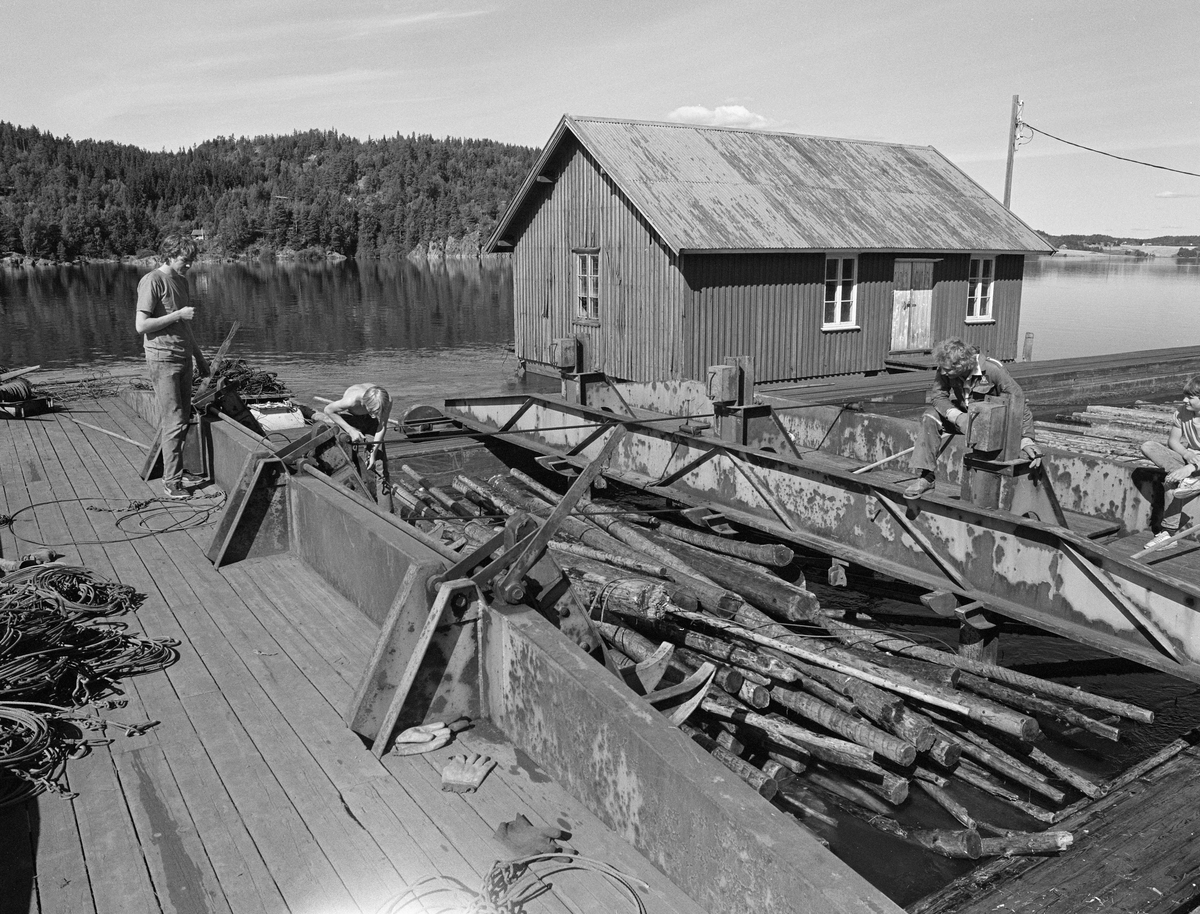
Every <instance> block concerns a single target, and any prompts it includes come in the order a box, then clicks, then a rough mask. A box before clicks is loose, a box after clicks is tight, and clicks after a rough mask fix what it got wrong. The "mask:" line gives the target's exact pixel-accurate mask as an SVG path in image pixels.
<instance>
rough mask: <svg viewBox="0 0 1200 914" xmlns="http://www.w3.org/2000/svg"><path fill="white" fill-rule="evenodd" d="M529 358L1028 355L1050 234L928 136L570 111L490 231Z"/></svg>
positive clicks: (609, 365) (598, 365) (675, 375)
mask: <svg viewBox="0 0 1200 914" xmlns="http://www.w3.org/2000/svg"><path fill="white" fill-rule="evenodd" d="M486 250H488V251H489V252H504V251H511V252H512V254H513V285H514V308H515V312H516V317H515V320H516V354H517V357H518V359H521V360H522V361H523V362H524V363H525V364H526V365H527V366H528V367H529V368H530V369H531V370H534V371H547V370H550V371H555V372H557V370H558V369H560V368H574V369H575V370H577V371H588V372H590V371H599V372H604V373H605V374H606V375H608V376H609V377H612V378H615V379H621V380H629V381H656V380H667V379H672V380H674V379H694V380H703V379H704V378H705V376H706V372H707V367H708V366H709V365H712V364H717V363H721V362H723V361H725V359H726V358H727V357H729V356H748V357H750V359H751V361H752V365H753V373H754V378H755V380H756V381H757V382H758V383H768V382H773V381H790V380H802V379H807V378H819V377H830V376H836V375H855V374H860V375H869V374H874V373H878V372H884V371H887V370H888V369H889V367H890V366H899V365H903V364H906V363H907V364H911V363H912V362H913V357H914V355H915V356H917V357H918V361H919V356H920V355H921V354H923V353H927V352H928V351H929V350H930V349H931V347H932V345H933V343H934V342H936V341H937V340H939V339H942V338H945V337H948V336H961V337H962V338H964V339H966V340H967V341H968V342H969V343H971V344H973V345H976V346H978V347H980V349H981V350H983V351H985V352H988V353H990V354H991V355H993V356H995V357H997V358H1000V359H1004V360H1011V359H1014V358H1016V355H1017V332H1018V322H1019V320H1020V309H1021V281H1022V274H1023V270H1024V258H1025V255H1026V254H1047V253H1052V252H1053V248H1052V247H1051V246H1050V245H1048V244H1047V243H1046V242H1045V241H1043V240H1042V238H1041V237H1040V236H1038V234H1037V233H1036V232H1035V231H1033V229H1032V228H1030V227H1029V226H1028V225H1026V224H1025V223H1024V222H1022V221H1021V220H1020V219H1019V218H1017V217H1016V216H1015V215H1013V214H1012V213H1011V212H1009V211H1008V210H1007V209H1005V208H1004V207H1003V206H1002V205H1001V204H1000V203H999V202H998V201H996V200H995V199H994V198H993V197H992V196H990V195H989V194H988V193H987V192H986V191H984V190H983V189H982V188H981V187H980V186H979V185H978V184H976V183H975V182H974V181H973V180H972V179H971V178H970V177H968V176H967V175H966V174H965V173H964V172H962V171H961V170H960V169H959V168H957V167H956V166H955V165H954V164H953V163H951V162H950V161H949V160H948V159H947V158H946V157H945V156H943V155H942V154H941V153H939V152H938V151H937V150H936V149H934V148H932V147H929V146H912V145H904V144H898V143H880V142H867V141H861V140H845V139H833V138H828V137H814V136H802V135H799V134H791V133H779V132H766V131H758V130H737V129H730V128H713V127H696V126H690V125H682V124H668V123H650V122H642V121H630V120H618V119H607V118H593V117H574V116H570V115H567V116H564V117H563V119H562V120H561V121H560V122H559V124H558V126H557V128H556V129H555V131H554V134H553V135H552V136H551V137H550V140H549V142H547V144H546V146H545V149H544V150H543V152H542V155H541V156H540V158H539V159H538V161H537V162H536V163H535V165H534V168H533V170H532V172H531V173H530V174H529V176H528V178H527V179H526V181H525V183H524V184H523V185H522V187H521V189H520V191H519V192H518V194H517V195H516V196H515V198H514V199H513V201H512V202H511V204H510V205H509V207H508V209H507V211H506V212H505V214H504V216H503V217H502V218H501V220H500V222H499V224H498V225H497V227H496V230H495V231H494V232H493V234H492V236H491V237H490V238H489V240H488V242H487V245H486Z"/></svg>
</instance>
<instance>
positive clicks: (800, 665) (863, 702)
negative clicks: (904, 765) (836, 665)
mask: <svg viewBox="0 0 1200 914" xmlns="http://www.w3.org/2000/svg"><path fill="white" fill-rule="evenodd" d="M790 637H795V636H792V635H789V636H787V638H790ZM787 638H780V640H781V641H786V640H787ZM790 659H791V661H792V663H793V664H794V665H795V667H796V668H797V669H798V670H800V672H801V673H803V674H804V679H803V680H802V682H803V686H804V688H805V690H806V691H809V685H810V684H811V683H816V684H818V685H823V686H825V687H827V688H829V689H831V690H832V691H834V692H836V693H837V694H838V695H841V696H843V697H845V698H847V699H849V700H850V701H851V702H853V704H854V707H855V708H856V709H857V710H858V712H859V713H860V714H862V715H863V717H865V718H867V720H870V721H873V722H874V723H876V724H878V725H879V726H881V727H889V726H890V724H891V723H892V721H894V720H896V719H897V718H899V717H900V715H901V714H902V713H903V711H904V700H903V699H902V698H899V697H898V696H896V695H895V694H893V693H891V692H885V691H884V690H883V689H880V688H876V687H875V686H873V685H871V684H870V683H867V682H863V681H862V680H861V679H857V678H856V677H854V676H850V675H847V674H845V673H838V672H836V671H835V670H829V669H826V668H824V667H820V666H816V665H815V664H811V663H805V662H804V661H803V660H799V659H797V658H795V657H792V658H790ZM813 694H817V693H816V692H815V691H814V692H813ZM898 735H899V734H898Z"/></svg>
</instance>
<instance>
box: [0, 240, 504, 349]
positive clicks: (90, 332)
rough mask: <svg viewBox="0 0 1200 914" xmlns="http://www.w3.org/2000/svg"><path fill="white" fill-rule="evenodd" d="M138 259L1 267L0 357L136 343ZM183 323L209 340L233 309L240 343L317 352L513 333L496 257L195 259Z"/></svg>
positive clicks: (454, 343)
mask: <svg viewBox="0 0 1200 914" xmlns="http://www.w3.org/2000/svg"><path fill="white" fill-rule="evenodd" d="M144 272H145V268H137V267H132V266H125V265H116V264H92V265H88V266H83V267H60V268H53V269H45V270H39V271H35V272H28V273H17V274H3V273H0V364H2V365H18V364H21V365H24V364H32V363H37V364H41V365H45V366H47V367H50V368H53V367H65V366H75V365H79V364H82V363H88V362H98V363H104V362H106V361H119V360H125V359H130V358H136V357H138V356H139V355H140V353H141V343H140V339H139V337H138V336H137V334H135V333H134V332H133V311H134V303H135V301H136V296H137V283H138V280H139V279H140V278H141V276H142V275H143V273H144ZM191 280H192V290H193V296H194V300H195V304H196V306H197V315H196V320H195V322H194V324H193V327H194V330H195V332H196V335H197V339H199V340H200V341H201V344H202V345H206V346H207V345H209V344H211V345H214V346H215V345H216V343H217V342H218V341H219V340H220V339H221V338H222V337H223V336H224V334H225V333H226V332H227V331H228V329H229V327H230V325H231V324H232V323H233V321H234V320H239V321H241V324H242V329H241V331H240V332H239V335H238V340H237V343H238V348H239V350H240V351H241V352H243V353H255V354H261V355H268V361H270V360H271V357H272V356H275V357H289V356H296V355H299V354H303V355H304V356H305V357H306V358H308V359H311V360H313V361H316V362H320V361H334V362H336V361H341V360H344V359H346V358H347V356H349V355H352V354H353V355H357V354H362V353H369V352H372V351H379V350H445V349H458V348H462V347H468V348H469V347H473V346H489V347H496V346H502V345H504V344H506V343H509V342H511V340H512V333H513V331H512V327H513V321H512V281H511V268H510V267H509V266H508V264H507V263H503V262H502V263H499V264H492V263H488V264H483V263H480V262H479V261H476V260H464V261H447V262H446V263H443V264H433V265H425V264H417V263H413V262H411V261H407V260H392V261H374V262H365V263H356V262H354V261H345V262H342V263H335V264H330V263H324V262H321V263H296V264H274V263H272V264H260V263H250V264H243V263H230V264H203V265H200V266H199V267H198V268H196V269H195V270H194V271H193V273H192V276H191Z"/></svg>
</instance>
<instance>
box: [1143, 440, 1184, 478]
mask: <svg viewBox="0 0 1200 914" xmlns="http://www.w3.org/2000/svg"><path fill="white" fill-rule="evenodd" d="M1142 453H1143V454H1144V455H1145V456H1146V458H1147V459H1148V460H1152V461H1153V462H1154V465H1155V466H1157V467H1158V468H1159V469H1160V470H1165V471H1166V472H1168V473H1170V472H1171V471H1172V470H1178V469H1179V468H1180V467H1181V466H1183V458H1182V457H1180V456H1179V455H1178V454H1176V453H1175V452H1174V451H1173V450H1171V449H1170V448H1169V447H1167V446H1166V445H1165V444H1160V443H1159V442H1157V441H1147V442H1146V443H1145V444H1143V445H1142Z"/></svg>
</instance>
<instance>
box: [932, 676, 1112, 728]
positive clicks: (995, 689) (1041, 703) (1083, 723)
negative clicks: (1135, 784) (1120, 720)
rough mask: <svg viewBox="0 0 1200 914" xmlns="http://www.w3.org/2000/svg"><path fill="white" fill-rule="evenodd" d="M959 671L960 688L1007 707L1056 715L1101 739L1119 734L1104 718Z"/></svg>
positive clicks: (1050, 715) (1059, 718)
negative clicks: (1102, 719) (1094, 717)
mask: <svg viewBox="0 0 1200 914" xmlns="http://www.w3.org/2000/svg"><path fill="white" fill-rule="evenodd" d="M948 669H949V668H948ZM958 672H959V673H960V677H959V686H960V688H964V689H969V690H970V691H972V692H975V693H976V694H978V695H983V696H984V697H985V698H991V699H992V700H993V701H999V702H1003V703H1004V704H1006V705H1008V706H1009V707H1010V708H1020V709H1021V710H1023V711H1028V712H1030V713H1032V714H1045V715H1047V716H1049V717H1054V718H1057V719H1058V720H1061V721H1063V722H1065V723H1068V724H1072V725H1074V726H1077V727H1080V728H1081V729H1084V730H1087V731H1088V732H1089V733H1094V734H1095V735H1096V736H1100V737H1103V738H1104V739H1110V740H1113V741H1114V742H1116V741H1117V740H1119V739H1120V738H1121V731H1120V730H1118V729H1117V728H1116V727H1113V726H1111V725H1109V724H1106V723H1104V722H1103V721H1099V720H1094V719H1093V718H1091V717H1088V716H1087V715H1086V714H1084V713H1082V712H1080V711H1077V710H1075V709H1074V708H1067V707H1064V706H1063V705H1060V704H1058V703H1056V702H1053V701H1050V700H1049V699H1046V698H1042V697H1040V696H1037V695H1030V694H1028V693H1027V692H1019V691H1017V690H1016V689H1012V688H1009V687H1008V686H1005V685H1001V684H1000V683H998V682H992V681H991V680H990V679H984V678H983V677H982V676H976V675H975V674H974V673H963V672H962V671H961V670H960V671H958Z"/></svg>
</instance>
